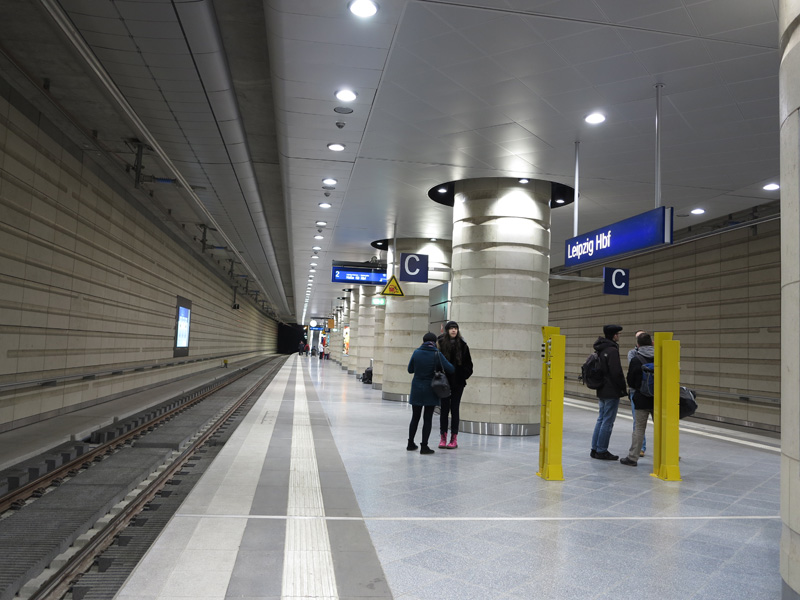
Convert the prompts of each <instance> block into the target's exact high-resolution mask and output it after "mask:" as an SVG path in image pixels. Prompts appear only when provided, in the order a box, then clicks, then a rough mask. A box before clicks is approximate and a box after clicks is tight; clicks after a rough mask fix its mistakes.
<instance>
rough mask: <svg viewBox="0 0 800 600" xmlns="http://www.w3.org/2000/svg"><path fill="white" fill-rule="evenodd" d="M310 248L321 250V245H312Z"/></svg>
mask: <svg viewBox="0 0 800 600" xmlns="http://www.w3.org/2000/svg"><path fill="white" fill-rule="evenodd" d="M311 249H312V250H322V247H321V246H312V247H311Z"/></svg>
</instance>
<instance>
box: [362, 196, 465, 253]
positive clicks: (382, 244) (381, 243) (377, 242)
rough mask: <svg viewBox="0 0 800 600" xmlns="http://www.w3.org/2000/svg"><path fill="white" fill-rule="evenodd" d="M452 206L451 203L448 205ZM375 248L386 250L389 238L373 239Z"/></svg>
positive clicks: (372, 244)
mask: <svg viewBox="0 0 800 600" xmlns="http://www.w3.org/2000/svg"><path fill="white" fill-rule="evenodd" d="M450 206H452V204H451V205H450ZM370 246H372V247H373V248H375V249H376V250H386V249H387V248H389V240H375V241H374V242H372V243H371V244H370Z"/></svg>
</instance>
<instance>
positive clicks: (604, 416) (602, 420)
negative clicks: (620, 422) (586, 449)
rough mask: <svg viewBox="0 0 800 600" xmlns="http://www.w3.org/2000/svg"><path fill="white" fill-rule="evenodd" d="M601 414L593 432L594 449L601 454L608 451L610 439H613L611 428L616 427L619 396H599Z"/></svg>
mask: <svg viewBox="0 0 800 600" xmlns="http://www.w3.org/2000/svg"><path fill="white" fill-rule="evenodd" d="M597 402H598V404H599V405H600V406H599V408H600V414H599V415H597V423H595V425H594V433H593V434H592V450H594V451H595V452H597V453H598V454H601V453H603V452H607V451H608V441H609V440H610V439H611V430H612V429H614V420H615V419H616V418H617V409H619V398H598V399H597Z"/></svg>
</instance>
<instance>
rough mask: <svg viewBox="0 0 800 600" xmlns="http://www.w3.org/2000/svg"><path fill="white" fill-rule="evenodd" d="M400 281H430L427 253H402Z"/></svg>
mask: <svg viewBox="0 0 800 600" xmlns="http://www.w3.org/2000/svg"><path fill="white" fill-rule="evenodd" d="M400 281H416V282H417V283H427V281H428V255H427V254H400Z"/></svg>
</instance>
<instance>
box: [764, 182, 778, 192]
mask: <svg viewBox="0 0 800 600" xmlns="http://www.w3.org/2000/svg"><path fill="white" fill-rule="evenodd" d="M763 189H765V190H767V191H768V192H772V191H775V190H779V189H781V186H779V185H778V184H777V183H768V184H767V185H765V186H764V188H763Z"/></svg>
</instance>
